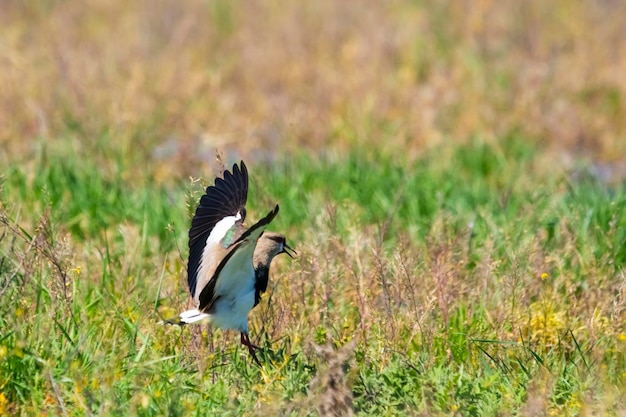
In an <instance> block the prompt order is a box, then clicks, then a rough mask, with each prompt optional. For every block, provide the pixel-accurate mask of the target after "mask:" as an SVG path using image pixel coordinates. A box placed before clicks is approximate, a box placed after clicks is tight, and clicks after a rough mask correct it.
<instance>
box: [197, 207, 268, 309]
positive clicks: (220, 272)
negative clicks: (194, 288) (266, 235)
mask: <svg viewBox="0 0 626 417" xmlns="http://www.w3.org/2000/svg"><path fill="white" fill-rule="evenodd" d="M277 214H278V205H276V207H274V209H273V210H272V211H270V212H269V213H268V214H267V216H265V217H264V218H262V219H261V220H259V221H258V222H257V223H256V224H254V225H253V226H252V227H250V228H249V229H248V230H246V231H245V232H244V233H243V234H242V235H241V236H240V237H239V239H237V241H236V242H235V243H234V244H233V245H232V246H231V247H232V249H231V250H230V252H228V254H227V255H226V256H225V257H224V259H223V260H222V262H220V264H219V265H218V267H217V268H216V270H215V273H214V274H213V276H212V277H211V279H210V280H209V282H208V283H207V285H206V286H205V287H204V288H203V289H202V292H201V293H200V296H199V306H198V309H199V310H200V311H203V312H207V311H210V310H211V306H212V304H213V302H214V301H215V300H216V299H217V298H218V297H220V296H225V295H228V294H231V293H237V292H239V291H238V290H239V289H240V288H242V287H245V286H250V287H251V288H254V285H255V281H256V277H255V274H254V266H253V264H252V257H253V255H254V249H255V248H256V243H257V241H258V240H259V238H260V237H261V235H262V234H263V231H264V230H265V228H266V227H267V225H268V224H270V222H271V221H272V220H273V219H274V217H276V215H277ZM240 271H249V274H245V273H244V274H242V273H240Z"/></svg>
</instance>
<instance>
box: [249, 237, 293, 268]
mask: <svg viewBox="0 0 626 417" xmlns="http://www.w3.org/2000/svg"><path fill="white" fill-rule="evenodd" d="M281 253H286V254H287V255H289V257H290V258H292V259H293V256H294V255H295V254H296V251H295V250H294V249H293V248H292V247H291V246H289V245H288V244H287V239H286V238H285V235H282V234H280V233H274V232H265V233H263V235H261V237H260V238H259V241H258V242H257V244H256V249H255V251H254V264H255V265H259V264H261V265H264V266H267V267H269V264H270V263H271V262H272V259H274V257H275V256H276V255H280V254H281Z"/></svg>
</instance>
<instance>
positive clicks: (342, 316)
mask: <svg viewBox="0 0 626 417" xmlns="http://www.w3.org/2000/svg"><path fill="white" fill-rule="evenodd" d="M433 153H436V154H439V155H441V154H445V155H447V156H448V157H447V158H435V157H433V155H430V154H426V155H424V156H423V157H422V158H420V159H417V160H414V161H412V162H407V161H399V160H397V158H391V157H381V156H374V155H373V154H368V153H362V154H358V153H353V154H351V155H348V156H347V157H346V156H333V157H330V156H329V157H326V158H321V159H316V160H311V159H310V158H309V157H308V156H307V155H304V154H303V155H299V156H298V155H293V156H292V157H291V158H290V159H289V160H287V159H286V160H284V161H282V162H278V163H274V164H272V165H271V166H263V165H262V164H252V163H250V164H249V165H250V168H251V173H252V185H251V196H250V203H251V207H250V213H251V215H252V216H253V217H254V216H257V215H260V213H261V212H262V211H263V210H264V209H266V208H267V207H268V203H269V202H270V201H278V202H280V203H281V213H280V216H279V218H278V219H277V221H276V224H273V228H274V229H275V230H281V231H285V232H286V233H287V235H288V237H289V239H290V240H291V241H292V242H293V243H294V245H295V247H296V248H297V249H298V251H299V257H298V259H297V260H295V261H289V260H278V261H277V263H276V266H275V269H274V276H273V284H272V285H273V287H272V291H271V292H270V294H269V296H266V297H265V301H264V302H263V303H262V305H261V306H259V307H258V308H257V309H256V310H255V312H254V313H253V314H252V316H251V328H252V329H253V330H252V332H253V336H254V338H255V340H256V341H257V342H258V343H260V344H261V345H262V346H263V347H264V351H263V354H262V361H263V363H264V365H263V366H262V367H260V368H259V367H256V366H254V365H253V364H252V363H251V362H250V361H249V358H248V356H247V354H246V352H245V350H242V349H240V348H239V346H238V345H237V340H236V339H237V338H236V337H235V335H233V334H224V333H222V332H219V331H215V332H207V330H206V329H203V330H201V329H193V328H191V329H185V330H184V331H182V332H181V331H180V330H178V329H176V328H170V327H163V326H160V325H159V324H158V320H159V314H160V313H163V311H169V310H177V309H180V308H184V307H185V306H186V305H187V295H186V289H185V287H184V285H185V284H184V280H185V261H184V256H185V251H186V249H184V248H185V244H186V239H185V233H186V225H187V223H188V218H189V217H188V216H189V210H188V208H187V207H186V206H185V204H184V202H185V200H186V199H191V197H190V195H195V196H197V195H198V194H199V193H200V192H201V190H202V188H201V186H200V185H199V184H198V182H194V183H187V184H185V183H179V184H178V185H176V186H174V185H169V186H165V185H159V184H156V183H153V182H150V181H146V182H140V183H135V182H133V181H125V180H123V179H121V178H120V177H119V176H118V175H117V174H112V175H107V174H103V173H102V172H99V171H94V170H92V169H90V164H89V162H88V161H84V160H80V159H69V160H68V159H65V158H63V156H62V155H57V154H56V153H55V152H54V151H50V152H48V153H47V156H46V158H47V162H46V163H38V164H37V165H38V166H40V169H39V170H38V171H37V172H35V173H34V174H33V175H31V176H28V175H27V173H26V172H24V170H22V169H21V168H20V167H19V166H12V167H11V169H9V170H8V171H7V174H5V176H4V177H3V181H2V201H3V205H2V222H3V233H2V236H3V239H2V241H1V244H2V246H1V247H2V275H1V276H2V291H3V294H2V304H1V308H2V314H0V316H1V317H2V319H1V320H2V327H3V328H4V329H7V331H6V332H3V336H2V338H1V339H0V354H1V357H0V359H1V361H0V371H1V376H2V381H3V382H2V395H3V398H4V403H3V407H4V410H5V412H9V413H16V414H20V415H29V414H32V413H34V412H35V411H37V410H43V412H44V413H50V414H53V415H54V414H65V413H68V414H75V413H85V414H104V415H114V414H133V415H155V414H156V415H164V414H167V415H188V414H193V413H195V414H196V415H203V414H204V413H213V412H214V413H218V412H219V413H226V414H228V413H233V414H241V413H244V414H250V413H259V414H265V413H286V414H293V415H308V414H311V413H312V411H311V410H313V409H314V408H315V407H316V406H317V404H318V401H322V400H321V399H320V398H323V396H324V395H329V394H324V393H325V391H324V389H322V388H318V389H313V388H312V386H311V385H310V383H311V380H312V379H313V377H314V376H315V375H319V374H320V372H330V371H328V370H326V371H324V366H323V365H324V363H325V361H323V362H321V361H320V360H321V359H320V356H319V355H318V354H316V353H315V350H314V349H313V348H312V346H313V345H312V344H315V343H317V344H322V345H324V344H325V343H327V341H330V343H332V344H333V345H335V346H337V347H340V346H343V345H345V344H347V343H348V342H349V341H351V340H354V341H355V342H356V344H355V345H354V346H353V350H350V351H349V353H347V354H344V356H345V358H344V359H345V361H344V362H342V363H345V364H346V365H345V368H343V369H345V372H346V375H345V384H346V386H347V387H349V392H350V393H351V396H352V397H353V406H354V409H355V410H356V411H357V414H362V415H381V414H382V415H386V414H391V415H402V414H406V413H409V414H411V413H418V414H419V413H421V412H427V413H428V414H434V415H449V414H455V413H460V414H462V415H503V414H504V415H518V414H527V415H528V414H529V413H530V414H533V413H534V411H532V410H531V411H528V410H529V409H530V408H532V407H542V409H544V410H548V411H547V412H548V413H549V414H555V415H557V414H558V415H563V414H568V415H579V414H581V413H584V412H594V413H601V414H607V415H611V414H615V415H617V414H618V413H619V412H622V410H624V407H625V406H626V405H625V404H624V403H623V400H622V399H621V396H620V395H619V392H620V391H621V390H623V389H624V385H625V382H626V381H625V377H626V362H625V361H624V359H623V358H624V353H625V350H626V341H625V340H624V339H626V336H624V335H625V334H626V329H625V323H624V321H623V318H622V317H621V312H622V309H623V299H622V297H623V294H622V293H621V291H622V288H623V285H624V276H623V263H624V240H625V239H626V235H625V232H624V230H626V225H625V224H624V219H623V218H622V217H621V216H619V213H618V211H617V208H618V207H623V205H624V204H625V201H624V200H625V198H626V197H625V195H624V193H623V192H622V190H620V189H615V188H607V187H606V186H604V185H603V184H601V183H598V182H597V181H595V180H593V179H592V178H587V179H581V180H573V179H572V177H571V176H570V175H569V174H566V173H559V174H556V175H555V174H547V173H545V172H542V170H541V169H538V168H537V167H538V166H541V165H542V164H543V163H544V160H543V158H542V152H541V151H540V150H538V149H536V148H534V147H533V146H531V145H528V144H526V143H525V142H523V141H521V140H519V139H515V138H511V139H510V140H506V141H503V142H502V143H501V144H499V145H498V146H494V145H487V144H485V143H483V142H480V141H478V140H475V141H473V142H472V143H470V144H468V145H465V146H461V147H457V146H453V147H450V148H441V149H435V150H433ZM59 184H67V185H68V186H66V187H61V186H59ZM69 185H71V186H69ZM262 195H263V198H261V196H262ZM303 214H304V215H303ZM22 228H23V229H22ZM181 248H183V249H181ZM327 355H329V354H328V353H327ZM330 355H332V354H330ZM318 378H320V377H318ZM313 386H314V385H313ZM536 401H539V402H540V405H535V404H534V403H535V402H536ZM524 410H526V411H524ZM586 410H588V411H586Z"/></svg>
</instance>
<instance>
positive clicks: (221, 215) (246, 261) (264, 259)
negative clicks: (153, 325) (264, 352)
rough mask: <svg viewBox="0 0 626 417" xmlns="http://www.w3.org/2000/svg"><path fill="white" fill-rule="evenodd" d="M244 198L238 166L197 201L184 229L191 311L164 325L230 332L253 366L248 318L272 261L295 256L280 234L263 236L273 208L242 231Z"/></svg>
mask: <svg viewBox="0 0 626 417" xmlns="http://www.w3.org/2000/svg"><path fill="white" fill-rule="evenodd" d="M247 198H248V169H247V167H246V165H245V164H244V162H243V161H240V164H239V166H238V165H237V164H234V165H233V168H232V172H230V171H225V172H224V174H223V177H222V178H219V177H218V178H216V179H215V183H214V185H209V186H208V187H207V188H206V192H205V194H204V195H203V196H202V197H201V198H200V201H199V204H198V206H197V208H196V211H195V215H194V217H193V219H192V221H191V228H190V229H189V258H188V262H187V283H188V285H189V292H190V294H191V296H192V298H193V304H194V308H193V309H191V310H187V311H184V312H182V313H180V315H179V316H178V317H174V318H172V319H168V320H164V323H166V324H176V325H181V326H182V325H185V324H191V323H204V322H207V321H208V322H209V323H210V324H211V325H212V326H214V327H217V328H220V329H222V330H236V331H239V332H240V334H241V344H242V345H244V346H246V347H247V348H248V351H249V352H250V355H251V356H252V358H253V359H254V360H255V362H256V363H257V364H260V362H259V360H258V358H257V357H256V354H255V351H256V350H257V349H258V346H255V345H254V344H252V342H251V341H250V336H249V332H248V313H249V312H250V311H251V310H252V309H253V308H254V307H256V306H257V305H258V304H259V302H260V300H261V294H262V293H264V292H265V291H266V290H267V284H268V279H269V269H270V264H271V263H272V260H273V259H274V257H275V256H277V255H279V254H281V253H286V254H287V255H288V256H289V257H291V258H294V255H295V254H296V251H295V250H294V249H293V248H291V247H290V246H289V245H288V244H287V239H286V237H285V236H284V235H283V234H280V233H275V232H269V231H268V232H265V228H266V227H267V226H268V225H269V224H270V223H271V221H272V220H273V219H274V217H276V215H277V214H278V210H279V206H278V204H277V205H276V206H275V207H274V208H273V209H272V210H271V211H270V212H269V213H268V214H267V215H266V216H265V217H263V218H262V219H261V220H259V221H258V222H256V223H255V224H254V225H252V226H251V227H250V228H246V227H245V226H244V221H245V219H246V201H247Z"/></svg>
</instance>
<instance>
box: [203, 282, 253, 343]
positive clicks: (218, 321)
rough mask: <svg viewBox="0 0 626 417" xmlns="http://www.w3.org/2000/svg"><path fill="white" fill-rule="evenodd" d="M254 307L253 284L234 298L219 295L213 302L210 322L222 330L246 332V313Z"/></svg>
mask: <svg viewBox="0 0 626 417" xmlns="http://www.w3.org/2000/svg"><path fill="white" fill-rule="evenodd" d="M252 307H254V286H253V287H252V290H251V291H247V292H240V293H238V295H237V297H236V298H233V297H220V298H219V299H217V300H216V301H215V304H213V309H212V311H211V313H210V320H211V323H212V324H213V325H214V326H216V327H219V328H220V329H223V330H237V331H240V332H244V333H247V332H248V313H249V312H250V310H252Z"/></svg>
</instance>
